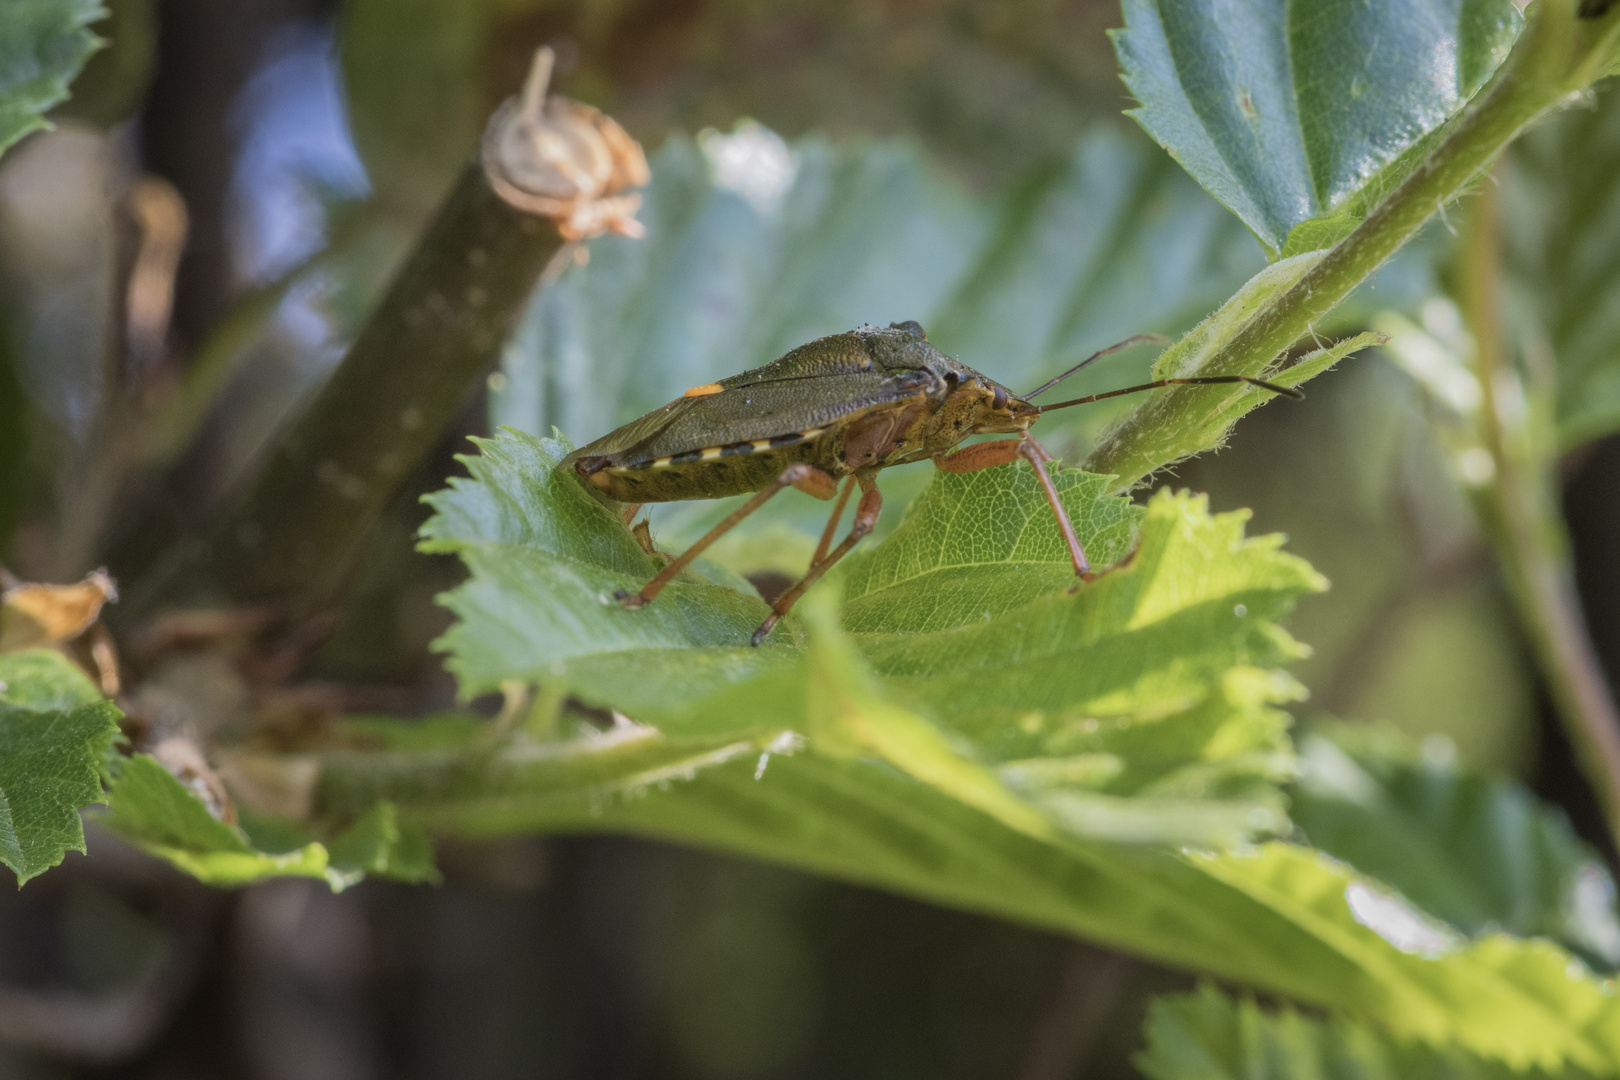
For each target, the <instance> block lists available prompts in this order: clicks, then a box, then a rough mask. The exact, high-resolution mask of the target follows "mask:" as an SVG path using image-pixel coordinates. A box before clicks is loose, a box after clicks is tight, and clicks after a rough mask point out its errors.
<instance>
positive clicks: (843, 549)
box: [750, 472, 883, 645]
mask: <svg viewBox="0 0 1620 1080" xmlns="http://www.w3.org/2000/svg"><path fill="white" fill-rule="evenodd" d="M855 481H856V483H858V484H860V486H861V501H860V502H858V503H856V504H855V520H854V521H853V522H851V523H850V526H849V535H848V536H846V537H844V541H843V543H841V544H839V545H838V546H837V547H835V548H833V549H832V551H831V552H830V553H829V554H828V555H827V556H826V557H825V558H820V559H817V560H815V561H814V562H812V563H811V564H810V569H809V570H807V571H805V575H804V577H802V578H800V579H799V581H798V583H797V584H795V585H794V586H793V588H791V589H789V590H788V591H787V592H785V593H783V594H782V595H781V596H779V597H777V598H776V603H774V604H772V605H771V615H770V618H768V619H766V620H765V621H764V622H762V623H760V624H759V629H757V630H755V631H754V637H753V639H752V641H751V642H750V644H752V645H758V644H759V643H760V642H762V641H764V640H765V636H766V635H767V634H769V633H770V632H771V631H772V630H773V629H775V628H776V624H777V623H779V622H781V621H782V616H784V615H786V614H787V613H788V612H789V611H791V610H793V605H794V604H796V603H798V602H799V597H801V596H803V595H804V592H805V590H806V589H808V588H809V587H810V586H812V585H814V584H815V583H816V582H817V581H819V580H821V575H823V574H825V573H826V572H827V571H828V570H830V569H832V566H833V564H834V563H836V562H837V561H838V560H839V559H842V558H843V557H844V556H845V555H848V554H849V552H850V549H851V548H853V547H854V546H855V545H856V544H858V543H860V542H861V537H863V536H865V535H866V534H867V533H869V532H871V531H872V529H873V527H874V526H876V525H877V519H878V514H879V513H881V512H882V510H883V496H882V495H880V494H879V493H878V487H877V481H876V480H875V479H874V478H873V475H872V473H870V472H858V473H856V474H855ZM844 494H845V495H846V496H847V495H848V494H849V488H848V487H845V488H844ZM843 504H844V500H842V499H840V500H839V504H838V509H837V510H836V511H835V512H834V515H833V521H835V522H836V521H837V520H838V518H839V517H840V516H841V515H842V514H843V509H844V505H843ZM817 553H818V554H819V553H820V551H819V549H818V550H817Z"/></svg>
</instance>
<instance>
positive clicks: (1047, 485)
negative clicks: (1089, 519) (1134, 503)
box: [934, 432, 1091, 577]
mask: <svg viewBox="0 0 1620 1080" xmlns="http://www.w3.org/2000/svg"><path fill="white" fill-rule="evenodd" d="M1019 458H1024V459H1025V460H1027V461H1028V462H1029V463H1030V464H1032V465H1034V466H1035V479H1036V480H1038V481H1040V484H1041V490H1042V491H1044V492H1045V493H1046V501H1047V502H1048V503H1049V504H1050V505H1051V507H1052V515H1053V516H1054V517H1056V518H1057V523H1058V530H1059V531H1060V532H1062V533H1063V543H1064V545H1065V546H1066V547H1068V549H1069V558H1070V559H1071V560H1073V561H1074V572H1075V573H1076V574H1078V575H1079V576H1081V577H1085V576H1086V575H1087V574H1090V573H1091V563H1090V562H1088V561H1087V560H1086V552H1085V549H1084V548H1082V547H1081V546H1080V537H1079V536H1078V535H1076V533H1075V531H1074V525H1073V524H1071V523H1070V521H1069V515H1068V513H1067V512H1066V511H1065V510H1064V509H1063V502H1062V501H1061V500H1060V499H1059V498H1058V493H1057V488H1055V487H1053V486H1052V477H1051V476H1049V475H1048V474H1047V472H1046V463H1047V462H1049V461H1051V460H1052V455H1051V454H1048V453H1047V452H1046V447H1044V446H1042V445H1041V444H1040V443H1038V442H1036V441H1035V437H1034V436H1033V435H1031V434H1029V433H1028V432H1025V433H1024V435H1023V437H1022V438H1018V439H997V440H996V441H995V442H983V443H974V444H973V445H972V446H964V447H963V448H962V449H960V450H958V451H956V452H955V453H953V454H943V455H941V456H939V457H937V458H935V459H934V465H935V467H936V468H940V469H944V470H945V471H946V472H950V473H969V472H977V471H978V470H980V469H989V468H992V467H994V466H996V465H1010V464H1011V463H1012V462H1014V461H1017V460H1018V459H1019Z"/></svg>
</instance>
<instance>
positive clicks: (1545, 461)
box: [1458, 183, 1620, 845]
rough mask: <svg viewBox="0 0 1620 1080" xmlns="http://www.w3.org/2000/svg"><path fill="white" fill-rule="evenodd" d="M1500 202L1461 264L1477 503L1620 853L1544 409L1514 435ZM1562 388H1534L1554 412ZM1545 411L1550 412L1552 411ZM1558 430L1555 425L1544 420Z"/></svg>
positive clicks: (1594, 667)
mask: <svg viewBox="0 0 1620 1080" xmlns="http://www.w3.org/2000/svg"><path fill="white" fill-rule="evenodd" d="M1500 202H1501V199H1500V195H1499V193H1498V191H1497V188H1496V186H1495V185H1494V184H1490V183H1487V184H1485V185H1483V186H1482V188H1481V190H1480V193H1479V194H1478V195H1477V196H1476V197H1475V198H1474V199H1473V200H1472V203H1471V205H1470V206H1469V216H1468V224H1467V229H1466V231H1465V233H1464V237H1463V245H1462V248H1461V251H1460V253H1459V254H1460V258H1459V260H1458V262H1459V265H1458V285H1459V290H1458V291H1459V293H1460V296H1461V300H1462V306H1463V311H1464V315H1465V317H1466V319H1467V322H1468V326H1469V329H1470V330H1471V332H1472V334H1473V338H1474V356H1475V364H1476V371H1477V373H1478V376H1479V384H1480V389H1481V392H1482V400H1481V403H1480V410H1479V422H1478V432H1479V436H1480V441H1481V442H1482V443H1483V444H1484V447H1485V449H1486V451H1487V452H1489V453H1490V455H1491V459H1492V462H1493V464H1494V470H1493V474H1492V477H1491V480H1490V481H1489V482H1488V483H1486V484H1485V485H1483V486H1482V487H1480V488H1479V489H1477V490H1476V491H1475V503H1476V505H1477V506H1478V508H1479V511H1480V516H1481V518H1482V519H1483V521H1484V523H1485V528H1486V532H1487V534H1488V535H1489V536H1490V538H1491V542H1492V544H1493V546H1494V547H1495V549H1496V554H1497V557H1498V559H1499V560H1500V562H1501V565H1502V569H1503V573H1504V574H1505V576H1506V578H1507V581H1508V589H1509V592H1510V593H1511V595H1512V598H1513V602H1514V605H1515V607H1516V608H1517V610H1518V613H1519V618H1520V620H1521V622H1522V623H1523V625H1524V628H1525V631H1526V634H1527V635H1528V637H1529V639H1530V644H1531V647H1532V649H1533V650H1534V652H1535V657H1536V662H1537V664H1538V665H1539V666H1540V669H1541V674H1542V678H1544V679H1545V680H1546V682H1547V688H1548V691H1549V693H1550V695H1551V697H1552V699H1553V704H1554V706H1555V707H1556V709H1557V711H1558V718H1559V720H1560V722H1562V724H1563V726H1564V731H1565V733H1566V734H1567V735H1568V736H1569V740H1570V744H1571V745H1572V746H1573V747H1574V748H1575V756H1576V759H1577V761H1578V762H1579V764H1580V767H1581V772H1582V774H1583V775H1584V776H1585V777H1586V780H1587V783H1588V784H1590V785H1591V787H1592V791H1593V793H1594V794H1595V795H1596V796H1597V800H1598V804H1599V806H1600V807H1601V808H1602V810H1603V816H1604V820H1605V822H1606V823H1607V825H1608V828H1609V835H1610V838H1611V841H1612V842H1615V843H1616V844H1617V845H1620V710H1617V709H1616V707H1615V701H1614V697H1613V695H1612V694H1611V693H1610V691H1609V686H1608V683H1607V681H1606V680H1605V678H1604V675H1603V670H1602V667H1601V665H1600V664H1599V662H1598V657H1597V654H1596V652H1595V651H1594V650H1593V648H1592V641H1591V637H1590V635H1589V634H1588V632H1587V628H1586V620H1585V617H1584V615H1583V613H1582V611H1581V604H1580V597H1579V594H1578V592H1577V591H1576V587H1575V575H1574V570H1573V568H1572V567H1571V564H1570V558H1569V537H1568V535H1567V532H1566V530H1565V528H1564V522H1563V518H1562V517H1561V516H1560V513H1559V509H1558V506H1557V491H1558V475H1557V459H1556V454H1555V452H1554V450H1553V447H1552V444H1553V440H1552V439H1551V438H1550V437H1546V438H1537V435H1536V433H1537V430H1538V428H1537V424H1538V417H1537V415H1536V412H1537V405H1536V403H1535V402H1534V401H1532V404H1531V406H1530V408H1529V410H1528V411H1527V413H1526V415H1525V416H1524V417H1522V418H1521V419H1519V420H1517V421H1516V422H1515V424H1514V425H1513V426H1516V427H1517V428H1518V430H1517V431H1515V430H1513V429H1512V427H1510V424H1509V423H1508V422H1507V421H1506V420H1505V419H1504V417H1505V416H1507V415H1510V414H1511V413H1512V412H1514V411H1518V410H1514V409H1513V408H1511V407H1509V406H1507V405H1506V404H1505V403H1504V401H1503V400H1502V399H1503V395H1504V392H1509V393H1511V392H1512V390H1511V388H1512V386H1513V382H1512V379H1513V376H1512V372H1511V369H1510V368H1509V366H1508V358H1507V350H1506V348H1505V346H1504V343H1503V340H1502V318H1501V314H1500V312H1501V295H1500V294H1501V264H1502V257H1501V221H1500ZM1551 392H1552V388H1551V387H1550V386H1547V387H1537V386H1534V385H1533V386H1531V387H1530V389H1529V393H1530V396H1531V397H1532V399H1534V398H1537V397H1539V398H1540V399H1541V401H1542V402H1544V403H1547V404H1549V405H1550V395H1551ZM1542 411H1545V408H1544V409H1543V410H1542ZM1539 419H1543V420H1546V422H1550V420H1547V418H1539Z"/></svg>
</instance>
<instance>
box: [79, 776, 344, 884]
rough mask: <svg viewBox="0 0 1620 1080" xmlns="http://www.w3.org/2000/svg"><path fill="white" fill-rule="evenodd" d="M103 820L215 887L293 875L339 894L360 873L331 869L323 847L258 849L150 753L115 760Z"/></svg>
mask: <svg viewBox="0 0 1620 1080" xmlns="http://www.w3.org/2000/svg"><path fill="white" fill-rule="evenodd" d="M98 820H99V821H100V823H101V824H102V825H105V826H106V827H107V828H108V829H110V830H111V831H113V832H115V833H117V834H118V835H119V836H122V837H123V838H124V839H126V840H128V841H129V842H130V843H132V844H134V845H135V846H136V847H138V848H140V849H141V850H142V851H145V852H147V853H148V854H150V855H155V856H157V857H158V858H160V859H163V860H165V861H167V862H169V863H171V864H172V865H174V866H175V867H177V868H179V869H180V870H183V871H185V872H186V873H188V874H190V875H191V876H193V877H195V878H197V879H198V880H199V881H203V882H206V883H208V884H210V885H246V884H249V883H251V882H254V881H260V880H263V879H264V878H269V877H283V876H289V877H312V878H319V879H321V880H323V881H325V882H327V884H329V885H330V886H331V887H332V888H333V889H334V890H336V889H342V888H344V887H346V886H348V885H352V884H353V883H354V882H355V881H357V880H359V875H358V874H354V873H349V874H345V873H343V872H341V871H339V870H337V869H336V868H334V867H332V866H331V865H330V863H331V860H330V859H329V858H328V855H327V851H326V848H325V847H323V846H322V845H320V844H318V843H309V844H305V845H303V846H302V847H299V848H297V849H295V850H292V851H287V852H283V853H279V854H271V853H269V852H265V851H259V850H257V849H255V848H254V847H253V846H252V845H251V844H249V843H248V841H247V838H246V836H245V835H244V834H243V833H242V831H241V830H240V829H238V828H235V827H234V826H231V825H227V824H226V823H225V822H223V821H219V820H218V819H216V818H215V817H214V816H213V815H212V814H210V813H209V812H208V808H207V807H206V806H204V805H203V804H202V801H201V800H200V799H198V798H197V797H196V796H195V795H193V794H192V793H191V792H190V791H188V790H187V789H186V787H185V785H183V784H181V783H180V781H179V780H177V779H175V778H174V776H172V775H171V774H170V773H169V771H168V770H167V769H165V768H164V767H163V766H162V764H160V763H159V762H158V760H157V759H156V758H154V757H152V756H151V755H150V754H136V755H134V756H133V757H128V758H120V759H119V760H118V762H117V763H116V765H115V766H114V768H113V772H112V782H111V783H110V785H109V790H108V797H107V811H106V813H105V814H103V815H101V816H100V817H99V818H98Z"/></svg>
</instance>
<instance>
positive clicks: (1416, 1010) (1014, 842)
mask: <svg viewBox="0 0 1620 1080" xmlns="http://www.w3.org/2000/svg"><path fill="white" fill-rule="evenodd" d="M513 794H515V793H512V792H507V793H506V795H507V797H505V798H499V799H493V798H492V799H490V800H489V801H488V802H487V803H485V804H484V805H482V806H478V807H476V808H474V807H470V806H464V805H460V804H458V803H457V802H455V801H453V800H425V801H422V802H421V803H419V804H417V805H416V806H413V807H411V808H409V809H407V808H406V807H404V806H402V807H401V809H402V812H404V813H407V814H408V815H409V816H412V817H418V816H419V819H420V820H422V821H424V822H425V823H430V824H433V825H435V826H440V827H452V828H455V829H457V830H465V831H467V832H470V833H472V834H474V835H502V834H507V833H512V832H524V831H534V830H540V831H560V832H577V831H591V832H604V831H605V832H633V833H638V834H642V835H647V836H652V837H658V838H662V839H665V840H673V841H678V842H682V843H690V844H696V845H699V846H702V847H708V848H718V849H721V850H725V851H730V852H734V853H737V854H743V855H748V856H752V857H755V858H761V859H766V860H769V861H774V862H784V863H787V864H789V865H793V866H798V867H801V868H804V869H808V870H812V871H814V872H817V873H821V874H824V875H828V876H831V877H835V878H839V879H842V880H846V881H852V882H856V883H860V884H864V885H869V886H876V887H880V888H885V889H890V890H892V891H895V892H899V893H902V894H905V895H910V896H915V897H919V898H922V899H927V900H930V901H932V902H935V903H943V904H948V905H951V906H956V907H962V908H967V909H969V910H974V911H980V912H984V913H986V914H992V915H996V916H999V917H1002V918H1008V919H1012V920H1014V921H1017V922H1021V923H1025V924H1028V925H1033V926H1038V927H1043V928H1046V929H1049V930H1054V931H1058V932H1061V933H1067V934H1073V935H1076V936H1080V937H1084V938H1087V939H1090V940H1095V941H1101V942H1104V943H1107V944H1109V945H1111V946H1113V947H1116V948H1121V949H1126V950H1129V951H1132V952H1136V953H1138V954H1141V955H1144V956H1148V957H1151V958H1153V959H1155V960H1158V961H1160V962H1162V963H1165V964H1168V965H1171V966H1173V967H1177V968H1183V969H1189V970H1198V971H1204V972H1207V973H1211V974H1214V975H1216V976H1219V977H1221V978H1226V979H1231V980H1234V981H1237V982H1240V983H1243V984H1245V985H1249V986H1253V987H1257V988H1260V989H1263V990H1266V991H1268V992H1270V993H1278V994H1285V995H1288V996H1291V997H1294V998H1296V999H1298V1000H1301V1001H1305V1002H1310V1003H1313V1004H1316V1005H1320V1006H1325V1007H1332V1008H1336V1009H1341V1010H1343V1011H1345V1012H1346V1013H1347V1014H1349V1015H1351V1016H1354V1017H1357V1018H1359V1019H1361V1020H1364V1021H1367V1022H1369V1023H1373V1024H1376V1025H1378V1026H1380V1027H1381V1028H1383V1029H1384V1030H1386V1031H1387V1032H1390V1033H1392V1034H1394V1035H1395V1036H1397V1037H1399V1038H1402V1039H1406V1040H1414V1041H1423V1042H1426V1043H1429V1044H1432V1045H1442V1046H1443V1045H1447V1044H1453V1043H1455V1044H1457V1045H1459V1046H1461V1047H1463V1048H1466V1049H1468V1050H1470V1051H1471V1052H1473V1053H1477V1054H1479V1055H1481V1056H1484V1057H1488V1058H1490V1059H1492V1060H1499V1061H1504V1062H1507V1063H1509V1064H1511V1065H1514V1066H1515V1067H1521V1066H1526V1065H1531V1064H1540V1065H1542V1066H1543V1067H1547V1068H1554V1067H1557V1066H1558V1065H1559V1064H1560V1063H1562V1062H1566V1061H1567V1062H1573V1063H1575V1064H1578V1065H1581V1066H1582V1067H1584V1068H1587V1069H1590V1070H1591V1071H1592V1072H1594V1073H1599V1074H1604V1075H1614V1074H1617V1073H1620V999H1616V998H1615V997H1613V996H1611V994H1610V992H1609V991H1608V989H1607V988H1606V987H1607V985H1608V984H1606V983H1602V982H1599V981H1598V980H1597V979H1595V978H1593V977H1592V976H1591V975H1589V974H1587V973H1586V972H1585V971H1584V970H1583V969H1582V967H1581V965H1580V964H1579V962H1578V961H1576V960H1574V959H1573V958H1572V957H1570V956H1569V954H1567V953H1564V952H1561V951H1560V950H1558V949H1556V948H1555V947H1553V946H1551V945H1549V944H1546V943H1542V942H1521V941H1515V940H1513V939H1511V938H1506V937H1500V936H1498V937H1490V938H1486V939H1483V940H1481V941H1478V942H1475V943H1473V944H1463V943H1461V942H1459V941H1458V940H1457V938H1456V935H1455V934H1453V933H1450V932H1448V931H1447V930H1446V928H1445V927H1444V926H1443V924H1439V923H1437V922H1436V921H1435V920H1432V919H1429V918H1427V917H1426V916H1424V915H1423V914H1422V913H1420V912H1417V911H1416V910H1414V909H1412V908H1410V906H1408V905H1406V904H1405V903H1404V902H1403V901H1401V900H1400V899H1399V898H1398V897H1395V896H1393V895H1390V894H1389V893H1388V892H1387V891H1386V890H1385V889H1384V888H1383V887H1382V886H1379V885H1378V884H1377V883H1376V882H1369V881H1368V880H1366V879H1364V878H1362V877H1360V876H1359V875H1357V874H1356V873H1355V872H1354V871H1352V870H1351V869H1350V868H1348V867H1346V866H1344V865H1343V864H1340V863H1336V862H1334V861H1332V860H1330V859H1328V858H1326V857H1325V856H1322V855H1320V854H1318V853H1316V852H1314V851H1311V850H1309V849H1306V848H1300V847H1295V846H1292V845H1286V844H1268V845H1266V846H1264V847H1261V848H1258V849H1254V850H1252V851H1249V852H1245V853H1239V854H1232V855H1216V856H1203V857H1188V856H1178V855H1173V854H1169V853H1167V852H1164V851H1162V850H1158V849H1154V848H1150V847H1141V846H1130V845H1124V846H1122V845H1109V844H1099V843H1095V842H1089V841H1083V840H1080V839H1076V838H1073V837H1063V836H1060V835H1046V836H1041V835H1037V834H1036V832H1035V831H1034V830H1031V829H1028V828H1024V827H1021V825H1020V823H1017V822H1013V821H1009V820H1008V819H1007V818H1006V817H1004V816H1001V815H997V814H994V813H990V812H987V811H986V810H985V809H983V808H977V807H974V806H972V805H970V804H969V803H967V802H966V801H964V800H962V799H960V798H956V797H953V796H952V795H951V794H950V793H948V792H947V791H946V790H945V789H944V788H943V787H941V786H940V785H937V784H930V783H927V782H925V781H924V780H921V779H919V778H915V777H911V776H906V775H902V774H900V773H898V772H897V771H896V770H895V769H893V768H892V767H889V766H887V765H883V764H878V763H875V762H873V761H870V760H863V759H862V758H858V757H829V756H826V755H823V754H818V753H815V752H802V751H801V752H798V753H794V754H791V755H772V757H771V758H770V760H769V765H768V768H766V769H765V770H763V772H762V771H761V770H760V769H759V768H758V766H757V764H756V763H755V762H754V761H753V760H752V757H751V756H748V757H744V758H741V759H740V760H739V759H733V760H731V761H730V762H728V763H722V764H718V765H715V766H713V767H710V768H705V769H701V770H696V771H695V772H694V775H693V778H692V779H691V780H689V781H687V782H683V783H673V784H670V785H669V786H668V787H667V789H661V790H657V791H654V792H626V793H622V794H618V795H614V794H610V793H605V792H604V793H599V794H597V795H595V796H594V797H591V798H580V797H575V798H563V799H546V798H545V797H544V794H545V793H544V790H543V789H541V790H537V791H535V792H533V793H532V794H531V795H530V796H527V797H522V798H514V797H511V796H512V795H513Z"/></svg>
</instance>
